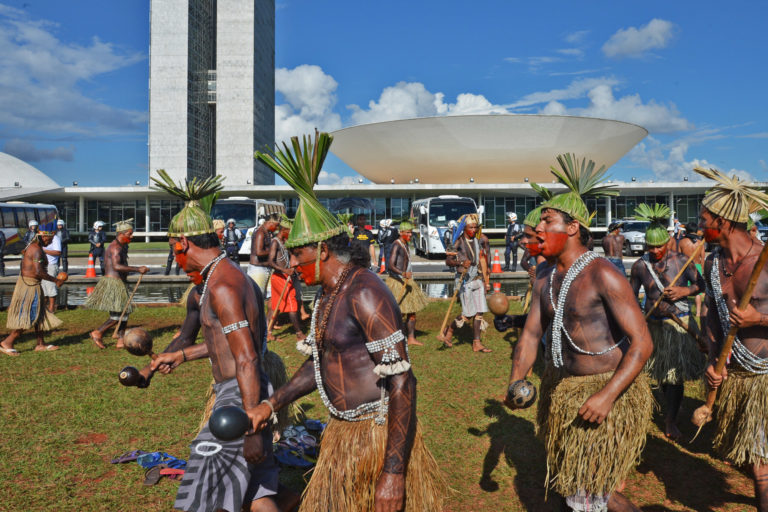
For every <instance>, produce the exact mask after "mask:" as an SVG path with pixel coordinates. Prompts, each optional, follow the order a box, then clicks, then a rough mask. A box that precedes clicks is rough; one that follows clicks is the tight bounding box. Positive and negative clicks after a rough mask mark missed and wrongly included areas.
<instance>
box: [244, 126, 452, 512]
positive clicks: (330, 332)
mask: <svg viewBox="0 0 768 512" xmlns="http://www.w3.org/2000/svg"><path fill="white" fill-rule="evenodd" d="M331 140H332V137H331V136H330V135H328V134H327V133H321V134H316V135H315V139H314V140H311V138H309V137H305V138H304V142H303V143H302V142H300V141H299V140H298V138H297V137H294V138H293V139H292V141H291V144H290V146H291V147H292V148H293V153H294V154H292V155H291V156H290V157H288V156H286V155H281V156H280V157H277V158H275V157H274V156H273V155H265V154H262V153H259V152H257V153H256V155H257V157H258V158H259V159H260V160H261V161H262V162H264V163H266V164H267V165H269V166H270V167H271V168H272V169H273V170H275V172H277V173H278V174H280V176H281V177H282V178H283V179H285V180H286V182H288V183H290V184H291V186H292V187H294V189H295V190H296V191H297V193H298V195H299V197H300V198H301V200H300V202H299V207H298V210H297V211H296V218H295V220H294V224H293V227H292V228H291V232H290V235H289V237H288V240H287V241H286V247H288V248H289V250H290V251H291V266H292V267H294V268H296V270H297V272H298V274H299V276H300V277H301V279H302V280H304V282H305V283H306V284H308V285H314V284H318V285H320V288H321V290H320V293H319V297H318V299H317V301H316V302H315V307H314V309H313V313H312V323H311V327H310V333H309V335H308V336H307V338H306V339H305V340H303V341H300V342H298V344H297V348H298V349H299V350H300V351H301V352H302V353H303V354H305V355H306V356H309V358H308V359H307V360H306V361H305V362H304V364H303V365H302V366H301V367H300V368H299V369H298V370H297V371H296V373H295V374H294V375H293V377H292V378H291V380H290V381H289V382H288V384H286V385H285V386H282V387H281V388H280V389H278V390H277V391H276V392H275V393H274V395H272V396H271V397H270V398H269V400H268V402H266V403H264V404H262V405H260V406H259V410H258V411H257V414H256V415H255V416H254V426H255V427H256V428H261V427H263V426H265V425H267V423H268V419H269V418H270V416H271V415H272V414H273V413H274V411H277V410H280V409H281V408H283V407H285V406H287V405H288V404H290V403H291V402H293V401H294V400H297V399H299V398H301V397H302V396H304V395H307V394H309V393H311V392H312V391H314V390H317V391H318V392H319V394H320V398H321V399H322V401H323V403H324V405H325V406H326V408H327V409H328V411H329V412H330V415H331V418H330V421H329V422H328V426H327V427H326V429H325V431H324V433H323V443H322V447H321V449H320V454H319V457H318V460H317V466H316V467H315V469H314V471H313V473H312V478H311V480H310V481H309V484H308V486H307V488H306V490H305V492H304V497H303V501H302V505H301V508H300V509H299V510H300V511H302V512H315V511H317V512H321V511H322V512H327V511H329V510H333V511H334V512H352V511H355V512H358V511H370V512H373V511H374V510H376V511H384V512H395V511H399V510H405V511H408V512H411V511H413V512H417V511H418V512H423V511H428V510H429V511H433V510H434V511H437V510H442V494H443V488H442V486H441V479H440V477H439V471H438V468H437V463H436V462H435V460H434V459H433V458H432V455H431V454H430V453H429V451H428V450H427V448H426V446H425V445H424V441H423V439H422V435H421V429H420V428H419V425H418V421H417V419H416V379H415V377H414V376H413V373H412V372H411V368H410V361H409V357H408V349H407V344H406V343H405V336H404V335H403V321H402V316H401V313H400V310H399V309H398V307H397V304H396V303H395V299H394V298H393V297H392V294H391V293H389V291H388V290H387V287H386V285H385V284H384V283H383V282H382V281H381V279H380V278H379V277H378V276H377V275H376V274H374V273H373V272H371V271H370V270H369V269H368V267H369V266H370V254H369V252H368V251H367V248H366V247H363V246H361V245H352V246H350V243H349V232H348V230H347V227H346V226H344V225H343V224H342V222H341V221H340V220H339V219H338V218H337V217H336V216H334V215H333V214H331V213H330V212H329V211H328V210H326V209H325V208H324V207H323V206H322V205H321V204H320V202H319V201H318V199H317V197H316V195H315V193H314V190H313V187H314V185H315V183H316V180H317V176H318V175H319V173H320V169H321V166H322V163H323V160H324V159H325V156H326V154H327V152H328V148H329V146H330V143H331ZM305 152H306V153H307V154H306V155H305V154H303V153H305ZM288 161H293V162H297V163H298V164H297V165H296V166H291V167H289V166H285V165H283V164H282V162H288Z"/></svg>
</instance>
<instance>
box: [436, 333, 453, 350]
mask: <svg viewBox="0 0 768 512" xmlns="http://www.w3.org/2000/svg"><path fill="white" fill-rule="evenodd" d="M451 338H453V333H451V335H450V336H449V335H448V333H440V334H438V335H437V341H442V342H443V345H445V346H446V347H448V348H453V343H451Z"/></svg>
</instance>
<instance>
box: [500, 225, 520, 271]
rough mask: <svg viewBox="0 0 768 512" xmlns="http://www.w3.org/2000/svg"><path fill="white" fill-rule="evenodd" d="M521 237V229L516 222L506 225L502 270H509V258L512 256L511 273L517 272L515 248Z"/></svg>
mask: <svg viewBox="0 0 768 512" xmlns="http://www.w3.org/2000/svg"><path fill="white" fill-rule="evenodd" d="M521 236H523V227H522V226H521V225H520V224H518V223H517V222H510V223H509V224H508V225H507V234H506V235H505V237H504V242H505V243H506V245H507V249H506V250H505V251H504V270H510V267H509V257H510V255H511V256H512V268H511V270H512V272H514V271H516V270H517V247H518V244H519V240H520V237H521Z"/></svg>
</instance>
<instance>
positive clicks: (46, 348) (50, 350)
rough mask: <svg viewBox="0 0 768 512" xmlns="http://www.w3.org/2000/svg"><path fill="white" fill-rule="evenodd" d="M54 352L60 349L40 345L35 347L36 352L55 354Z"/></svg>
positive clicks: (53, 346)
mask: <svg viewBox="0 0 768 512" xmlns="http://www.w3.org/2000/svg"><path fill="white" fill-rule="evenodd" d="M40 347H43V348H40ZM54 350H59V347H57V346H56V345H38V346H36V347H35V352H53V351H54Z"/></svg>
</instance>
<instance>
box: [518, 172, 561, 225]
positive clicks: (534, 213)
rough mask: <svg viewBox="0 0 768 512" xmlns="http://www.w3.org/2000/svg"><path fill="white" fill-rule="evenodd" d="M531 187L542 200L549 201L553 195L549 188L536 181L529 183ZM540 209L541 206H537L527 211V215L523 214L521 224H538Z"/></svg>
mask: <svg viewBox="0 0 768 512" xmlns="http://www.w3.org/2000/svg"><path fill="white" fill-rule="evenodd" d="M531 188H532V189H533V190H535V191H536V192H537V193H538V194H539V197H541V198H542V199H543V200H544V201H549V200H550V199H552V197H553V196H554V194H553V193H552V191H551V190H549V189H548V188H544V187H542V186H541V185H539V184H538V183H531ZM541 210H542V207H541V206H537V207H536V208H534V209H533V210H531V211H530V212H528V215H526V216H525V220H523V224H525V225H526V226H531V227H532V228H535V227H536V226H538V225H539V222H541Z"/></svg>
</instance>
